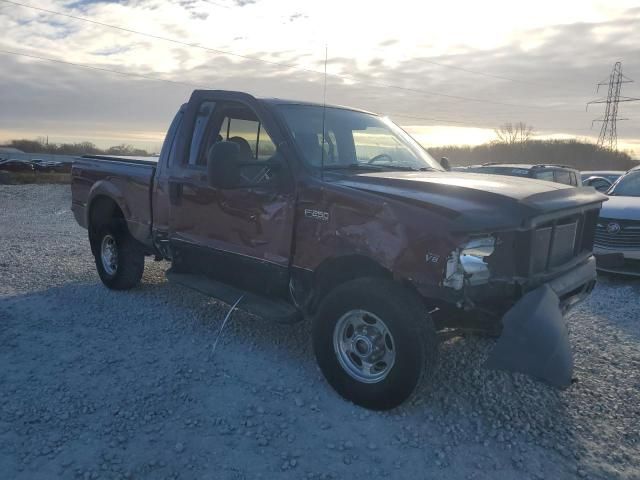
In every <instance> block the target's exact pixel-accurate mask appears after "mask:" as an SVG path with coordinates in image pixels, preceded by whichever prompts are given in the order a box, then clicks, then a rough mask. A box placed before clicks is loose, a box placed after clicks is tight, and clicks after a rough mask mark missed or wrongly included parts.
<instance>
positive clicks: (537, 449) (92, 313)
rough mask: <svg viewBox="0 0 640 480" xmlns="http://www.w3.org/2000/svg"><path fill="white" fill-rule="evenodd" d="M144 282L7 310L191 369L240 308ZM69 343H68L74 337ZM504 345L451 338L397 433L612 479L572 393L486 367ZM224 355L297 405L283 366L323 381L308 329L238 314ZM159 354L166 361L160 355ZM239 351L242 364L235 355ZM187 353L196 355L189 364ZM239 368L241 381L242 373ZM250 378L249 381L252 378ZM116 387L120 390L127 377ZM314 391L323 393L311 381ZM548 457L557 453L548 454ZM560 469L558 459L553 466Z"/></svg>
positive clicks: (296, 377)
mask: <svg viewBox="0 0 640 480" xmlns="http://www.w3.org/2000/svg"><path fill="white" fill-rule="evenodd" d="M145 282H146V283H143V284H142V285H141V286H140V287H139V288H137V289H134V290H131V291H128V292H114V291H110V290H108V289H106V288H104V287H103V286H102V285H101V284H99V283H86V282H85V283H69V284H65V285H63V286H60V287H54V288H50V289H48V290H44V291H40V292H34V293H30V294H27V295H22V296H15V297H5V298H4V299H1V300H0V313H2V311H3V310H5V311H6V312H7V313H8V314H9V315H8V316H9V317H11V318H12V321H20V322H26V325H25V324H23V327H29V328H30V329H31V330H32V331H34V332H38V334H42V331H47V330H52V331H55V332H56V335H58V336H64V335H66V332H68V331H73V332H74V335H75V341H76V342H77V341H80V342H82V338H83V337H85V338H88V337H86V336H91V335H98V336H100V337H101V338H100V342H99V343H97V344H96V348H97V351H96V355H103V356H104V357H105V358H107V359H108V360H107V363H109V362H116V364H117V362H125V364H126V362H130V361H132V360H131V359H130V358H128V357H127V356H126V355H127V354H126V352H127V351H130V350H131V349H133V348H138V347H137V346H140V348H144V346H145V345H147V346H148V345H151V344H155V346H153V347H150V346H149V347H147V348H154V349H156V350H159V349H160V350H161V349H162V348H166V358H159V359H158V360H154V361H164V362H165V363H166V365H167V368H170V369H177V368H178V369H179V368H182V367H181V365H185V364H187V365H188V364H189V363H188V362H189V360H187V359H186V358H187V356H188V355H192V357H191V359H192V358H193V356H197V355H208V352H210V348H211V345H212V344H213V343H214V341H215V338H216V335H217V334H218V331H219V328H220V326H221V324H222V319H223V318H224V316H225V315H226V313H227V312H228V309H229V306H228V305H226V304H223V303H221V302H218V301H216V300H213V299H211V298H209V297H206V296H203V295H201V294H198V293H196V292H193V291H191V290H188V289H186V288H183V287H180V286H177V285H172V284H169V283H168V282H166V281H165V280H164V277H163V275H162V272H160V271H159V269H158V268H152V269H151V272H150V273H149V272H146V273H145ZM8 321H9V320H8ZM5 327H6V325H5ZM3 330H6V329H5V328H3ZM2 337H4V335H3V336H2ZM0 340H4V339H3V338H0ZM59 341H60V342H61V343H62V344H64V342H65V340H64V339H60V340H59ZM122 342H131V343H132V344H133V345H127V347H126V348H125V349H124V350H123V347H122ZM172 342H175V344H176V346H174V345H172ZM177 344H182V346H180V347H178V346H177ZM493 344H494V341H493V340H490V339H483V338H476V337H458V338H454V339H451V340H449V341H447V342H444V343H443V344H442V345H441V349H440V366H439V368H438V369H437V371H436V372H435V374H434V375H433V378H432V379H431V381H430V382H429V383H428V385H425V386H423V388H422V389H421V391H419V392H417V395H416V396H415V397H414V400H413V401H412V402H411V403H410V404H407V405H404V406H402V407H400V408H398V409H396V410H394V411H392V412H390V413H388V414H385V416H383V417H381V418H379V420H378V421H379V422H381V423H382V424H383V425H386V428H393V426H394V425H395V423H394V422H397V421H402V422H404V423H405V424H413V425H415V424H419V425H421V426H422V427H423V428H425V429H426V430H427V431H428V432H429V433H428V435H429V438H430V440H429V441H432V442H434V443H435V444H436V445H437V444H442V445H450V446H454V447H457V446H460V445H472V446H473V448H476V449H479V451H480V452H482V451H485V450H488V449H489V450H492V451H496V449H497V450H498V451H501V452H502V453H501V455H503V456H504V457H505V458H506V459H507V461H509V462H511V463H512V465H513V467H514V468H515V469H516V470H521V469H524V470H530V469H531V468H536V465H537V466H539V469H540V472H541V477H540V478H542V477H544V476H545V474H546V475H547V476H548V475H549V474H551V476H552V477H553V474H558V473H559V472H565V473H566V472H571V473H575V472H577V471H578V468H579V467H578V466H579V465H580V468H581V469H582V471H583V472H584V473H587V474H590V475H593V476H595V477H598V476H600V475H602V473H601V472H597V471H590V470H589V469H588V468H587V467H585V466H584V465H583V464H582V463H581V461H580V456H577V454H576V452H578V451H579V450H580V446H579V445H578V443H577V441H576V439H575V437H574V434H575V432H576V426H575V425H574V420H573V418H572V417H571V416H570V415H569V414H568V412H567V410H566V408H567V406H566V405H567V403H566V401H563V395H564V394H563V393H562V392H559V391H557V390H554V389H552V388H550V387H548V386H546V385H543V384H541V383H539V382H536V381H535V380H532V379H530V378H528V377H525V376H522V375H518V374H509V373H504V372H497V371H491V370H486V369H484V368H482V367H481V365H482V363H483V361H484V359H485V358H486V356H487V354H488V353H489V351H490V349H491V348H492V346H493ZM16 345H18V344H16ZM185 345H188V346H189V347H188V348H187V347H185ZM232 347H233V348H232ZM16 348H17V347H16ZM217 348H218V351H217V353H216V356H215V358H209V360H210V361H209V362H205V361H204V360H206V359H203V368H205V369H206V370H207V374H211V371H213V373H214V374H215V375H222V376H223V377H224V378H226V379H229V380H228V381H229V382H231V383H233V382H234V381H235V380H234V379H236V378H237V381H238V382H242V381H245V382H246V381H247V379H248V380H249V382H248V383H250V384H251V385H254V386H255V385H261V386H269V385H270V383H269V382H273V384H274V385H275V389H276V390H277V392H275V393H277V395H280V398H282V400H283V401H284V402H286V403H291V398H290V397H289V393H287V388H284V387H283V388H282V389H280V387H279V386H278V385H279V384H283V385H284V381H283V380H282V379H280V380H273V372H274V371H278V372H279V373H280V374H282V373H283V372H288V374H289V375H293V378H287V379H286V381H287V382H288V385H291V384H298V385H299V384H301V383H302V382H304V385H311V383H312V380H313V379H314V378H317V377H318V369H317V367H316V364H315V360H314V358H313V354H312V351H311V348H310V325H309V323H308V322H303V323H300V324H296V325H292V326H286V325H274V324H272V323H270V322H267V321H264V320H262V319H260V318H256V317H252V316H249V315H247V314H245V313H242V312H236V313H234V315H233V317H232V318H231V320H230V322H229V324H228V325H227V327H226V328H225V331H224V332H223V336H222V338H221V340H220V343H219V345H218V347H217ZM189 349H191V350H189ZM256 350H258V351H260V355H259V356H258V357H254V358H253V359H252V358H251V356H250V354H251V352H253V351H256ZM241 352H244V354H243V353H241ZM152 354H153V355H154V357H153V358H155V355H157V354H158V352H157V351H156V352H152ZM229 354H230V355H232V356H233V357H235V358H233V357H232V358H229V357H228V356H227V355H229ZM86 355H87V353H86V352H83V353H82V354H78V353H72V352H64V351H63V352H61V353H60V359H61V360H60V361H62V362H68V364H69V365H75V364H76V363H77V362H81V361H82V359H83V356H85V357H86ZM136 355H137V356H138V357H140V358H141V360H140V361H145V360H143V358H144V354H142V353H140V354H138V353H136ZM181 355H185V359H182V358H181ZM239 357H242V358H239ZM256 358H261V359H264V364H263V365H252V362H253V361H255V360H256ZM211 360H212V361H211ZM40 361H42V362H44V364H45V365H46V362H47V358H45V357H41V358H40ZM192 363H193V362H192ZM285 366H286V370H284V367H285ZM44 368H45V370H46V367H44ZM100 368H101V369H102V368H105V367H104V366H100ZM136 370H137V374H141V373H142V372H143V371H144V366H143V365H142V366H138V367H137V369H136ZM216 372H218V373H216ZM239 372H242V375H238V373H239ZM246 372H249V373H246ZM292 372H293V373H292ZM100 374H101V375H102V376H103V378H109V375H110V373H109V371H108V370H102V371H101V372H100ZM245 374H246V375H248V376H247V378H244V375H245ZM181 375H182V373H181ZM285 375H287V374H285ZM105 376H106V377H105ZM240 377H243V378H240ZM305 378H306V379H307V380H308V381H305V380H304V379H305ZM301 379H302V380H301ZM109 381H110V382H111V383H113V385H114V388H117V384H118V382H117V378H113V379H111V378H110V379H109ZM278 382H280V383H278ZM321 385H322V386H321V387H320V388H319V389H315V390H316V392H315V393H313V392H309V393H308V395H310V396H311V395H315V396H314V398H316V399H319V403H320V404H322V407H323V408H324V409H326V410H327V411H328V413H331V414H336V415H337V416H339V415H343V414H344V413H343V412H344V411H345V410H347V408H349V409H352V408H353V407H351V406H349V405H348V404H347V403H345V402H343V401H342V400H340V399H339V398H337V395H336V394H335V393H333V392H332V391H331V390H330V387H329V386H328V385H327V384H325V383H321ZM238 387H239V385H238V386H235V387H233V388H238ZM207 388H208V387H204V386H196V387H195V388H194V389H192V390H191V395H194V396H195V397H196V398H198V397H199V396H200V397H202V399H205V398H206V395H208V394H210V391H211V390H210V389H209V390H207ZM224 388H225V389H226V390H228V391H227V392H226V393H224V392H223V395H230V394H231V392H234V390H233V388H232V387H230V386H229V387H224ZM243 388H245V387H244V386H243ZM254 388H255V387H254ZM305 388H307V389H308V390H311V389H312V388H311V386H308V387H305ZM304 393H305V390H302V394H304ZM202 401H207V400H202ZM317 401H318V400H317ZM356 410H357V411H360V409H356ZM361 411H362V412H364V410H361ZM387 416H388V417H387ZM391 420H393V421H391ZM399 441H401V440H399ZM443 448H444V447H443ZM541 449H545V450H546V449H551V450H552V451H553V453H551V454H550V453H548V452H547V453H545V454H543V453H541V452H542V450H541ZM545 455H551V457H550V458H544V457H545ZM554 456H555V457H556V458H555V459H554V458H553V457H554ZM503 461H504V458H503ZM536 462H538V463H536ZM549 462H555V466H554V467H553V468H552V469H551V470H549V468H550V467H549V466H548V463H549ZM525 465H526V468H525ZM532 465H533V467H532ZM534 478H535V477H534Z"/></svg>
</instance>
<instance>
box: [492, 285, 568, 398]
mask: <svg viewBox="0 0 640 480" xmlns="http://www.w3.org/2000/svg"><path fill="white" fill-rule="evenodd" d="M502 323H503V330H502V335H501V336H500V338H499V339H498V341H497V343H496V346H495V348H494V349H493V351H492V352H491V353H490V354H489V357H488V358H487V361H486V362H485V367H487V368H493V369H498V370H506V371H510V372H519V373H524V374H527V375H531V376H532V377H535V378H537V379H539V380H542V381H543V382H545V383H548V384H550V385H552V386H554V387H558V388H566V387H568V386H569V385H570V384H571V379H572V377H573V354H572V352H571V345H570V344H569V335H568V331H567V325H566V322H565V320H564V317H563V315H562V311H561V309H560V299H559V298H558V296H557V295H556V293H555V292H554V291H553V289H552V288H551V287H550V286H549V285H546V284H545V285H542V286H541V287H538V288H537V289H535V290H533V291H531V292H529V293H527V294H526V295H524V296H523V297H522V298H521V299H520V300H519V301H518V302H517V303H516V304H515V305H514V306H513V307H512V308H511V309H510V310H509V311H507V313H506V314H505V315H504V316H503V317H502Z"/></svg>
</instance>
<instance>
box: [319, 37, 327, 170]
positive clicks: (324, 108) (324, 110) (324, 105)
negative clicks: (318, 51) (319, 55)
mask: <svg viewBox="0 0 640 480" xmlns="http://www.w3.org/2000/svg"><path fill="white" fill-rule="evenodd" d="M327 52H328V46H327V44H326V43H325V45H324V86H323V92H322V143H321V144H320V150H321V152H322V153H321V157H320V180H322V181H324V135H325V133H324V122H325V117H326V113H327Z"/></svg>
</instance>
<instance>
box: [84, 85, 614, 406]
mask: <svg viewBox="0 0 640 480" xmlns="http://www.w3.org/2000/svg"><path fill="white" fill-rule="evenodd" d="M72 178H73V180H72V192H73V200H72V208H73V212H74V215H75V217H76V219H77V221H78V223H79V224H80V225H82V226H83V227H85V228H87V229H88V232H89V243H90V245H91V251H92V253H93V255H94V256H95V261H96V267H97V270H98V273H99V275H100V278H101V280H102V282H103V283H104V284H105V285H106V286H107V287H109V288H112V289H129V288H132V287H134V286H135V285H136V284H138V283H139V281H140V279H141V277H142V273H143V269H144V258H145V256H146V255H150V256H153V257H155V259H156V260H168V261H170V262H171V268H170V269H169V270H168V271H167V277H168V279H169V280H170V281H175V282H178V283H180V284H183V285H187V286H189V287H192V288H194V289H196V290H199V291H201V292H203V293H205V294H208V295H211V296H214V297H216V298H219V299H221V300H223V301H225V302H227V303H229V304H235V303H236V301H237V300H238V299H241V301H240V304H239V308H242V309H244V310H246V311H248V312H250V313H254V314H257V315H260V316H262V317H266V318H270V319H273V320H274V321H277V322H289V323H290V322H295V321H298V320H302V319H305V318H309V319H311V320H312V322H313V325H312V335H313V339H312V340H313V346H314V351H315V355H316V358H317V361H318V364H319V365H320V368H321V370H322V372H323V373H324V375H325V377H326V378H327V380H328V382H329V383H330V384H331V385H332V386H333V387H334V388H335V389H336V390H337V391H338V392H339V393H340V394H341V395H343V396H344V397H345V398H347V399H349V400H351V401H353V402H355V403H357V404H359V405H362V406H365V407H368V408H374V409H388V408H393V407H394V406H396V405H398V404H400V403H401V402H403V401H404V400H405V399H407V398H408V397H409V396H410V395H411V394H412V393H413V392H414V391H415V389H416V386H417V385H418V383H419V381H420V380H421V379H422V378H424V377H426V376H428V375H429V374H430V373H432V372H433V370H434V369H435V368H436V359H437V351H438V339H439V338H440V337H441V336H442V335H441V332H451V331H454V332H455V331H458V330H464V331H476V332H489V333H492V334H500V338H499V339H498V340H497V343H496V346H495V348H494V350H493V351H492V352H491V354H490V355H489V357H488V359H487V362H486V365H487V366H488V367H492V368H500V369H504V370H510V371H514V372H522V373H527V374H530V375H533V376H535V377H537V378H539V379H541V380H543V381H546V382H547V383H550V384H552V385H555V386H558V387H565V386H567V385H569V384H570V382H571V380H572V371H573V359H572V355H571V349H570V345H569V342H568V336H567V330H566V325H565V323H564V319H563V314H564V313H565V312H566V311H567V310H568V309H569V308H570V307H571V306H573V305H574V304H575V303H576V302H578V301H580V300H582V299H583V298H585V297H586V296H587V295H588V294H589V293H590V292H591V290H592V289H593V287H594V285H595V278H596V273H595V262H594V258H593V255H592V244H593V238H594V231H595V226H596V219H597V217H598V212H599V210H600V207H601V205H602V202H603V201H604V200H605V197H604V196H602V195H601V194H599V193H597V192H596V191H595V190H594V189H593V188H590V187H589V188H571V187H568V186H564V185H559V184H554V183H550V182H544V181H538V180H530V179H520V178H512V177H502V176H496V175H482V174H473V173H460V172H450V171H446V170H445V169H444V168H442V167H441V166H440V164H439V163H438V162H436V161H435V160H434V159H433V158H431V157H430V156H429V155H428V153H426V151H425V150H424V149H423V148H422V147H420V146H419V145H418V144H417V143H416V142H415V141H414V140H413V139H412V138H411V137H410V136H409V135H407V134H406V133H405V132H404V131H403V130H402V129H400V128H399V127H398V126H396V125H394V124H393V123H392V122H390V121H389V120H388V119H386V118H384V117H381V116H378V115H375V114H373V113H369V112H365V111H361V110H356V109H351V108H345V107H337V106H328V105H326V106H325V105H318V104H311V103H304V102H297V101H287V100H280V99H258V98H255V97H253V96H251V95H248V94H245V93H240V92H228V91H195V92H194V93H193V94H192V96H191V99H190V100H189V102H188V103H187V104H185V105H183V106H182V107H181V108H180V110H179V111H178V113H177V114H176V116H175V118H174V120H173V122H172V124H171V126H170V128H169V131H168V134H167V136H166V139H165V141H164V145H163V147H162V151H161V154H160V157H159V159H158V161H157V162H155V161H150V160H143V159H124V158H116V157H91V156H89V157H83V158H80V159H78V160H77V161H76V162H75V163H74V165H73V170H72Z"/></svg>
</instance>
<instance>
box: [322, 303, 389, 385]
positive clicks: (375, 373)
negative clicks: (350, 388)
mask: <svg viewBox="0 0 640 480" xmlns="http://www.w3.org/2000/svg"><path fill="white" fill-rule="evenodd" d="M333 349H334V350H335V352H336V357H338V362H340V366H341V367H342V368H343V369H344V371H345V372H347V374H348V375H349V376H350V377H351V378H353V379H355V380H357V381H359V382H362V383H377V382H381V381H382V380H384V379H385V378H386V377H387V375H388V374H389V372H390V371H391V369H392V368H393V365H394V363H395V359H396V345H395V342H394V340H393V336H392V335H391V332H390V331H389V328H388V327H387V325H386V324H385V323H384V322H383V321H382V320H381V319H380V317H378V316H377V315H374V314H373V313H371V312H368V311H366V310H350V311H348V312H347V313H345V314H344V315H343V316H342V317H340V319H339V320H338V322H337V323H336V326H335V328H334V330H333Z"/></svg>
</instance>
